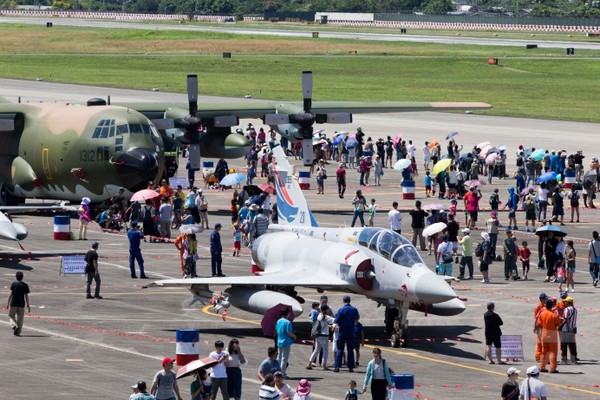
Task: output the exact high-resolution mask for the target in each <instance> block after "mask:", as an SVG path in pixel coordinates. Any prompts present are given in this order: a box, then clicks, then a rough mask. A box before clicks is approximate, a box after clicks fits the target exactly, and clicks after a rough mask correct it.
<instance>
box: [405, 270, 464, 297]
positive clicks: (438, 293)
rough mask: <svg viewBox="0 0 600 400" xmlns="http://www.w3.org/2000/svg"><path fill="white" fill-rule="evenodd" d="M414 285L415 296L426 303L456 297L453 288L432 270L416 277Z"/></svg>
mask: <svg viewBox="0 0 600 400" xmlns="http://www.w3.org/2000/svg"><path fill="white" fill-rule="evenodd" d="M414 287H415V294H416V296H417V297H418V298H419V300H420V301H422V302H423V303H426V304H432V303H441V302H444V301H448V300H452V299H454V298H456V293H455V292H454V289H452V287H451V286H450V285H449V284H448V283H446V281H445V280H443V279H442V278H441V277H439V276H438V275H436V274H434V273H433V272H431V273H428V274H424V275H422V276H420V277H418V278H417V282H415V286H414Z"/></svg>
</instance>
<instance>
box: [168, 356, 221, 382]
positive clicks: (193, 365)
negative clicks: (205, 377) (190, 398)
mask: <svg viewBox="0 0 600 400" xmlns="http://www.w3.org/2000/svg"><path fill="white" fill-rule="evenodd" d="M218 363H219V362H218V361H217V360H213V359H212V357H204V358H201V359H199V360H194V361H190V362H189V363H187V364H185V365H184V366H183V367H181V368H179V369H178V370H177V377H176V379H179V378H183V377H184V376H190V375H192V374H193V373H194V372H196V371H197V370H199V369H200V368H204V369H209V368H212V367H214V366H215V365H217V364H218Z"/></svg>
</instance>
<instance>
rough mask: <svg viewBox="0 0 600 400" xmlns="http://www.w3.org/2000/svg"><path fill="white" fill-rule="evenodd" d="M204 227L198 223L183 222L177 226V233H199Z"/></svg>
mask: <svg viewBox="0 0 600 400" xmlns="http://www.w3.org/2000/svg"><path fill="white" fill-rule="evenodd" d="M203 231H204V228H203V227H201V226H200V225H195V224H184V225H181V226H180V227H179V233H187V234H188V235H190V234H192V233H200V232H203Z"/></svg>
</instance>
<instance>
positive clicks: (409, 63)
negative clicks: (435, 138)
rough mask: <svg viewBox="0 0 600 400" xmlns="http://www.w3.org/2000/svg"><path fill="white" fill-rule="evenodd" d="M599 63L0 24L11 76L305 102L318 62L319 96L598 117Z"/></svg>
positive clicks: (550, 52) (524, 54) (558, 55)
mask: <svg viewBox="0 0 600 400" xmlns="http://www.w3.org/2000/svg"><path fill="white" fill-rule="evenodd" d="M565 40H566V38H565ZM225 51H227V52H231V53H232V54H233V57H232V58H231V59H224V58H223V57H222V53H223V52H225ZM351 51H356V52H357V54H356V55H351V54H349V53H350V52H351ZM384 54H385V55H384ZM490 56H492V57H498V58H499V59H500V66H492V65H488V63H487V59H488V57H490ZM598 59H600V54H599V52H597V51H583V50H581V51H580V50H578V52H577V55H576V56H575V57H569V58H568V57H567V56H565V55H564V50H562V49H536V50H533V51H532V50H525V49H524V48H512V47H510V48H509V47H506V48H505V47H485V46H462V45H437V44H426V43H407V42H404V43H388V42H367V41H360V42H358V41H351V40H324V39H308V38H307V39H300V38H299V39H287V38H286V39H285V40H284V39H281V38H277V37H265V36H260V37H258V36H256V37H255V36H240V35H231V34H216V33H199V32H185V31H157V30H120V29H119V30H116V29H115V30H109V29H106V30H105V29H86V28H70V27H54V28H52V29H46V28H45V27H38V26H32V25H23V26H20V25H9V24H4V25H3V24H0V76H2V77H5V78H18V79H36V78H37V77H40V78H42V79H44V80H46V81H57V82H72V83H82V84H93V85H102V86H112V87H127V88H139V89H148V88H152V87H158V88H160V89H161V90H169V91H177V92H183V91H185V75H186V74H188V73H197V74H198V75H199V76H200V82H201V89H200V90H201V92H202V93H204V94H211V95H227V96H243V95H245V94H251V95H252V96H253V97H255V98H273V99H286V100H296V99H297V100H300V98H301V92H300V72H301V71H303V70H312V71H313V72H314V74H315V76H314V86H315V87H314V94H313V96H314V99H315V100H419V101H426V100H431V101H484V102H488V103H490V104H492V105H493V106H494V108H493V109H492V110H488V111H485V112H486V113H489V114H494V115H512V116H527V117H538V118H549V119H563V120H576V121H593V122H600V112H598V111H597V105H598V104H599V100H600V90H599V89H600V82H599V81H598V79H597V76H598V74H599V72H600V63H599V62H598ZM0 91H1V89H0ZM0 95H1V93H0Z"/></svg>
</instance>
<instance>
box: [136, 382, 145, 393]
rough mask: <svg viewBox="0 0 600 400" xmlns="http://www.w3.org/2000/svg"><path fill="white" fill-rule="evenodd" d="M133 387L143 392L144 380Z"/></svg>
mask: <svg viewBox="0 0 600 400" xmlns="http://www.w3.org/2000/svg"><path fill="white" fill-rule="evenodd" d="M135 387H137V388H138V390H139V391H140V392H145V391H146V389H147V386H146V382H144V381H139V382H138V383H137V384H136V385H135Z"/></svg>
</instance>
